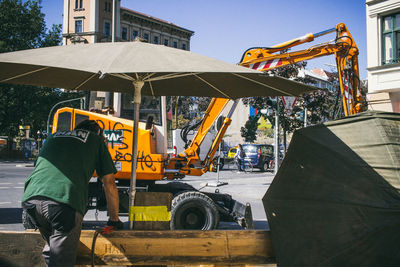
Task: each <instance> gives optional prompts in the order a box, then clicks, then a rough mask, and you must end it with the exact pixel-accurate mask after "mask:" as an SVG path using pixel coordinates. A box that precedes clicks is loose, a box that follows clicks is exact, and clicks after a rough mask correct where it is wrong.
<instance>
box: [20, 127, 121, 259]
mask: <svg viewBox="0 0 400 267" xmlns="http://www.w3.org/2000/svg"><path fill="white" fill-rule="evenodd" d="M95 170H96V173H97V175H98V176H99V179H100V180H101V181H102V183H103V185H104V191H105V195H106V199H107V206H108V212H109V221H108V223H107V224H108V225H111V226H114V227H116V228H119V229H121V228H122V226H123V224H122V222H121V221H120V220H119V217H118V205H119V198H118V190H117V187H116V184H115V178H114V174H115V173H116V172H117V170H116V168H115V166H114V164H113V161H112V159H111V156H110V153H109V152H108V149H107V146H106V142H105V138H104V135H103V130H102V129H101V127H100V126H99V125H98V124H97V123H96V122H95V121H93V120H85V121H83V122H81V123H79V124H78V125H77V126H76V128H75V130H73V131H62V132H56V133H55V134H53V135H51V136H50V137H49V138H48V139H47V141H46V143H45V144H44V145H43V147H42V149H41V150H40V154H39V156H38V159H37V161H36V165H35V168H34V170H33V172H32V174H31V175H30V176H29V178H28V179H27V180H26V182H25V189H24V195H23V197H22V207H23V208H24V210H25V211H26V213H27V214H28V216H29V217H30V219H31V220H32V223H33V224H34V225H35V226H36V227H37V228H38V229H39V231H40V233H41V235H42V237H43V239H44V240H45V241H46V245H45V247H44V248H43V257H44V260H45V262H46V264H47V266H49V267H64V266H65V267H67V266H71V267H72V266H74V265H75V259H76V253H77V248H78V243H79V237H80V233H81V228H82V219H83V216H84V214H85V213H86V209H87V208H86V207H87V201H88V183H89V180H90V179H91V177H92V175H93V173H94V171H95Z"/></svg>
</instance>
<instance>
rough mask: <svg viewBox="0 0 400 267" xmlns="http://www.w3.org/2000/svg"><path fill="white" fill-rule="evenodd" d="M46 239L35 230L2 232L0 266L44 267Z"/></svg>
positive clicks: (0, 235) (0, 233) (0, 234)
mask: <svg viewBox="0 0 400 267" xmlns="http://www.w3.org/2000/svg"><path fill="white" fill-rule="evenodd" d="M43 246H44V240H43V238H42V236H41V235H40V234H39V233H35V232H0V266H12V267H24V266H31V267H43V266H46V265H45V263H44V260H43V258H42V249H43Z"/></svg>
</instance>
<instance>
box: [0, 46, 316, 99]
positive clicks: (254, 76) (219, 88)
mask: <svg viewBox="0 0 400 267" xmlns="http://www.w3.org/2000/svg"><path fill="white" fill-rule="evenodd" d="M138 80H140V81H144V85H143V88H142V90H141V92H142V94H145V95H155V96H162V95H163V96H168V95H173V96H178V95H179V96H210V97H222V98H231V99H235V98H240V97H248V96H298V95H300V94H301V93H304V92H306V91H310V90H315V88H314V87H310V86H307V85H304V84H301V83H298V82H295V81H292V80H288V79H284V78H281V77H276V76H268V75H266V74H263V73H261V72H259V71H256V70H252V69H248V68H244V67H240V66H236V65H233V64H229V63H225V62H223V61H220V60H216V59H213V58H209V57H206V56H202V55H198V54H195V53H192V52H189V51H184V50H180V49H174V48H169V47H166V46H163V45H153V44H148V43H143V42H121V43H96V44H81V45H69V46H57V47H48V48H39V49H31V50H23V51H17V52H11V53H4V54H0V82H5V83H15V84H27V85H38V86H46V87H53V88H65V89H76V90H95V91H115V92H132V90H133V86H132V82H133V81H138Z"/></svg>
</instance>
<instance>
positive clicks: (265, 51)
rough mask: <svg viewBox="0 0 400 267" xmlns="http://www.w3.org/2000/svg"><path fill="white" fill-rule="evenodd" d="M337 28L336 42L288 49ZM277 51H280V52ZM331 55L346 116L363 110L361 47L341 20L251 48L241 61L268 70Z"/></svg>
mask: <svg viewBox="0 0 400 267" xmlns="http://www.w3.org/2000/svg"><path fill="white" fill-rule="evenodd" d="M334 31H335V32H336V38H335V40H334V42H327V43H323V44H319V45H315V46H311V47H310V48H308V49H305V50H299V51H295V52H285V51H286V50H287V49H288V48H291V47H294V46H297V45H300V44H303V43H306V42H312V41H314V39H315V38H317V37H320V36H322V35H325V34H328V33H331V32H334ZM277 52H281V53H279V54H277ZM328 55H334V56H335V58H336V65H337V70H338V76H339V84H340V90H341V95H342V102H343V108H344V113H345V116H349V115H353V114H357V113H359V112H361V111H362V108H361V100H362V95H361V90H360V88H359V68H358V48H357V45H356V44H355V42H354V39H353V38H352V36H351V34H350V33H349V31H348V29H347V27H346V25H345V24H344V23H339V24H338V25H337V26H336V28H332V29H329V30H326V31H323V32H319V33H316V34H311V33H309V34H306V35H304V36H302V37H299V38H296V39H293V40H291V41H288V42H284V43H281V44H278V45H275V46H272V47H256V48H251V49H248V50H246V52H245V53H244V54H243V56H242V59H241V62H240V63H239V64H240V65H241V66H244V67H248V68H252V69H255V70H259V71H268V70H271V69H274V68H278V67H283V66H286V65H290V64H295V63H298V62H301V61H306V60H310V59H314V58H319V57H323V56H328Z"/></svg>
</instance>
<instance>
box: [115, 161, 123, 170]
mask: <svg viewBox="0 0 400 267" xmlns="http://www.w3.org/2000/svg"><path fill="white" fill-rule="evenodd" d="M114 165H115V168H116V169H117V171H121V170H122V166H121V165H122V163H121V161H114Z"/></svg>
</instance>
